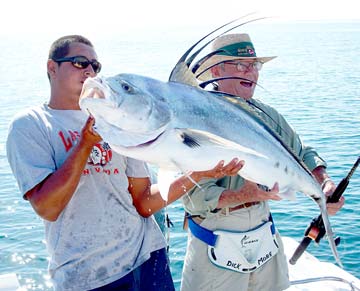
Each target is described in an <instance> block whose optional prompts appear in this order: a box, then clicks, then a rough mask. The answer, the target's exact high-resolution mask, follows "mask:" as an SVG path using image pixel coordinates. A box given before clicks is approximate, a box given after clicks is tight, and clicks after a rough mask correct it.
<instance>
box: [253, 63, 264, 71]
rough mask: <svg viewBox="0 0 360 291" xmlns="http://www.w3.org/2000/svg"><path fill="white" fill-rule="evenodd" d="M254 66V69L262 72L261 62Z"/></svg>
mask: <svg viewBox="0 0 360 291" xmlns="http://www.w3.org/2000/svg"><path fill="white" fill-rule="evenodd" d="M253 66H254V69H256V70H258V71H260V70H261V68H262V66H263V64H262V63H261V62H254V64H253Z"/></svg>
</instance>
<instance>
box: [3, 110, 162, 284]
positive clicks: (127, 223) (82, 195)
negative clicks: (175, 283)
mask: <svg viewBox="0 0 360 291" xmlns="http://www.w3.org/2000/svg"><path fill="white" fill-rule="evenodd" d="M86 119H87V116H86V114H85V113H83V112H82V111H80V110H53V109H50V108H49V107H48V106H47V105H43V106H41V107H34V108H31V109H29V110H26V111H24V112H22V113H19V114H18V115H16V116H15V117H14V120H13V122H12V123H11V125H10V128H9V134H8V139H7V156H8V160H9V163H10V166H11V168H12V171H13V173H14V175H15V177H16V179H17V182H18V185H19V188H20V191H21V193H22V194H23V195H24V194H25V193H26V192H27V191H29V190H30V189H32V188H33V187H34V186H35V185H37V184H38V183H40V182H41V181H42V180H44V179H45V178H46V177H47V176H48V175H50V174H51V173H53V172H54V171H56V170H57V169H58V168H59V167H60V166H61V165H62V164H63V163H64V161H65V160H66V158H67V157H68V156H69V154H70V152H71V150H72V149H73V147H74V145H75V144H76V143H77V142H78V140H79V136H80V133H81V128H82V127H83V126H84V124H85V121H86ZM148 176H149V173H148V169H147V167H146V164H144V163H143V162H140V161H137V160H134V159H131V158H127V157H124V156H122V155H119V154H117V153H116V152H114V151H112V150H111V148H110V146H109V145H108V144H107V143H106V142H101V143H99V144H97V145H95V146H94V148H93V150H92V153H91V155H90V156H89V159H88V162H87V165H86V167H85V169H84V171H83V175H82V177H81V179H80V182H79V185H78V187H77V189H76V191H75V193H74V195H73V197H72V198H71V200H70V201H69V203H68V205H67V206H66V208H65V209H64V210H63V211H62V213H61V214H60V216H59V217H58V219H57V220H56V221H55V222H50V221H46V220H44V224H45V235H46V243H47V248H48V251H49V255H50V262H49V272H50V275H51V278H52V279H53V281H54V286H55V289H56V290H76V291H78V290H88V289H93V288H97V287H99V286H102V285H105V284H108V283H110V282H112V281H115V280H117V279H119V278H121V277H123V276H125V275H126V274H127V273H129V272H130V271H132V270H133V269H135V268H136V267H138V266H139V265H141V264H142V263H143V262H144V261H146V260H147V259H148V258H149V257H150V253H151V252H153V251H155V250H158V249H161V248H163V247H165V246H166V243H165V240H164V237H163V235H162V233H161V231H160V229H159V227H158V226H157V224H156V223H155V221H154V219H153V217H150V218H144V217H141V216H140V215H139V214H138V212H137V211H136V209H135V207H134V206H133V203H132V197H131V195H130V193H129V192H128V178H127V177H148Z"/></svg>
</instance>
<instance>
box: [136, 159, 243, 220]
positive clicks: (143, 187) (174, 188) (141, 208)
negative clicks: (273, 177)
mask: <svg viewBox="0 0 360 291" xmlns="http://www.w3.org/2000/svg"><path fill="white" fill-rule="evenodd" d="M243 165H244V162H243V161H238V159H233V160H232V161H231V162H230V163H228V164H227V165H224V161H220V162H219V163H218V164H217V165H216V166H215V167H214V168H213V169H211V170H208V171H198V172H191V173H189V174H188V175H183V176H181V177H180V178H178V179H176V180H175V181H174V182H173V183H172V184H171V185H170V188H169V195H168V201H164V200H163V199H162V197H161V195H160V191H159V189H158V187H157V185H156V184H155V185H152V187H151V183H150V179H149V178H132V177H129V191H130V193H131V195H132V198H133V204H134V206H135V207H136V209H137V211H138V212H139V214H140V215H142V216H144V217H148V216H150V215H152V214H154V213H155V212H157V211H159V210H160V209H161V208H163V207H165V206H166V205H167V204H170V203H172V202H174V201H175V200H177V199H179V198H180V197H181V196H183V195H184V194H185V193H187V191H189V190H190V189H191V188H193V187H194V186H195V184H194V182H199V181H200V180H202V179H204V178H222V177H224V176H234V175H237V173H238V171H239V170H240V169H241V168H242V167H243ZM189 176H190V178H191V179H189Z"/></svg>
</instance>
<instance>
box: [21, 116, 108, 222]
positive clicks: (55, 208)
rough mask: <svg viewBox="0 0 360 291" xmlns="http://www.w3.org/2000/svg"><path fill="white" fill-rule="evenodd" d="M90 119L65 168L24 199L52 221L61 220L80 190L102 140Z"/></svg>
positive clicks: (63, 165) (56, 172)
mask: <svg viewBox="0 0 360 291" xmlns="http://www.w3.org/2000/svg"><path fill="white" fill-rule="evenodd" d="M93 124H94V119H93V118H92V117H91V116H90V117H89V118H88V120H87V121H86V124H85V126H84V127H83V129H82V132H81V137H80V140H79V142H78V144H77V145H76V146H75V147H74V149H73V150H72V153H71V154H70V155H69V157H68V158H67V159H66V160H65V162H64V163H63V164H62V165H61V167H60V168H59V169H58V170H56V171H55V172H53V173H52V174H50V175H49V176H47V177H46V178H45V179H44V180H43V181H41V182H40V183H39V184H37V185H36V186H35V187H33V188H32V189H31V190H29V191H27V192H26V193H25V195H24V197H25V199H27V200H29V202H30V204H31V206H32V207H33V208H34V210H35V211H36V213H37V214H38V215H39V216H41V217H42V218H43V219H46V220H49V221H55V220H57V218H58V216H59V215H60V213H61V212H62V211H63V209H64V208H65V207H66V205H67V204H68V202H69V201H70V199H71V197H72V196H73V194H74V192H75V190H76V187H77V186H78V183H79V180H80V177H81V175H82V172H83V170H84V167H85V165H86V161H87V159H88V157H89V155H90V152H91V150H92V148H93V146H94V145H95V144H96V143H97V142H99V141H100V140H101V137H100V136H99V135H98V134H97V133H96V132H95V131H94V130H93Z"/></svg>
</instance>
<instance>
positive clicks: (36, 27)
mask: <svg viewBox="0 0 360 291" xmlns="http://www.w3.org/2000/svg"><path fill="white" fill-rule="evenodd" d="M100 3H101V4H100ZM219 3H221V4H222V5H223V6H222V7H219ZM357 3H359V1H358V0H342V1H328V0H301V1H300V0H296V1H291V0H272V1H270V0H248V1H241V0H236V1H235V0H228V1H227V0H178V1H173V0H152V1H149V0H142V1H136V0H126V1H124V0H102V1H98V0H97V1H95V0H87V1H85V0H62V1H58V0H57V1H54V0H32V1H29V0H7V1H6V2H4V3H2V5H1V6H2V7H1V10H2V17H1V18H0V27H1V28H0V31H1V32H2V33H4V32H5V33H14V32H26V33H37V34H38V33H49V32H50V33H68V32H70V31H73V30H76V31H78V32H80V33H87V32H89V31H92V32H94V31H97V32H99V33H101V32H109V31H116V30H124V29H128V30H129V29H132V28H140V29H141V28H142V29H148V28H156V26H159V25H162V26H167V27H169V28H172V27H178V26H182V25H185V26H186V25H190V26H194V27H195V26H197V25H200V24H201V25H207V24H209V26H210V25H211V26H210V27H214V26H216V25H217V24H221V23H224V22H226V21H229V20H231V19H234V18H236V17H239V16H241V15H244V14H246V13H248V12H254V11H257V12H259V13H260V14H262V15H266V16H275V17H276V19H277V20H279V21H289V20H290V21H297V20H300V21H304V20H305V21H308V20H316V21H318V20H320V21H322V20H360V13H358V10H359V9H358V4H357ZM219 11H220V12H219ZM273 21H274V20H273ZM0 34H1V33H0Z"/></svg>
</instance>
